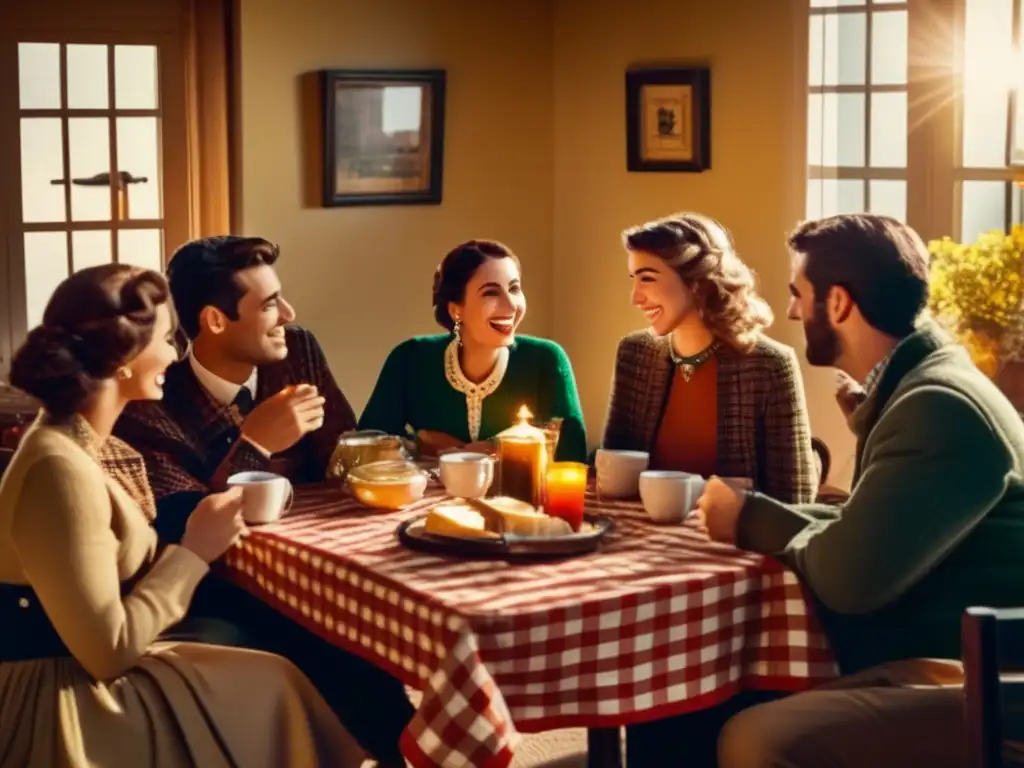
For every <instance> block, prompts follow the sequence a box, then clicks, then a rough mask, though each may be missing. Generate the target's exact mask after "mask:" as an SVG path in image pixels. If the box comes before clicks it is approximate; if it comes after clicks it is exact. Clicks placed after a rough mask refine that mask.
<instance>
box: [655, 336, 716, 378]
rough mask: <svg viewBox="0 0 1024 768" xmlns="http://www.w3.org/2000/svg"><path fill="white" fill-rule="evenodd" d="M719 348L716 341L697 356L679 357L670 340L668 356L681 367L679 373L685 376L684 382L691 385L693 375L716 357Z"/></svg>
mask: <svg viewBox="0 0 1024 768" xmlns="http://www.w3.org/2000/svg"><path fill="white" fill-rule="evenodd" d="M719 346H721V345H720V343H719V342H718V340H717V339H716V340H715V341H712V342H711V343H710V344H708V345H707V346H706V347H705V348H704V349H702V350H701V351H700V352H698V353H697V354H696V355H679V354H676V350H675V347H673V346H672V342H671V340H670V341H669V345H668V354H669V356H670V357H671V358H672V362H673V363H675V364H676V365H677V366H679V372H680V373H681V374H683V381H685V382H687V383H689V381H690V379H692V378H693V374H695V373H696V372H697V369H698V368H700V367H701V366H702V365H704V363H706V362H707V361H708V360H710V359H711V358H712V357H714V355H715V352H717V351H718V348H719Z"/></svg>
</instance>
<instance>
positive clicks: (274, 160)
mask: <svg viewBox="0 0 1024 768" xmlns="http://www.w3.org/2000/svg"><path fill="white" fill-rule="evenodd" d="M240 5H241V32H240V34H241V51H242V54H241V80H242V84H241V141H242V151H241V157H242V162H241V165H242V178H243V187H242V202H241V226H242V228H243V229H244V230H245V231H246V232H248V233H251V234H259V235H261V236H264V237H267V238H269V239H271V240H274V241H275V242H278V243H280V244H281V247H282V254H283V255H282V258H281V261H280V262H279V264H280V268H279V271H280V274H281V278H282V281H283V282H284V285H285V291H286V294H287V296H288V298H289V299H291V300H292V301H293V302H294V303H295V304H296V305H297V307H298V310H299V321H300V322H301V323H303V324H305V325H307V326H308V327H310V328H312V329H313V330H314V331H315V332H316V333H317V335H318V337H319V338H320V339H321V342H322V343H323V345H324V348H325V351H326V352H327V355H328V358H329V359H330V361H331V363H332V367H333V369H334V371H335V373H336V375H337V377H338V379H339V383H340V384H341V386H342V388H343V389H344V390H345V392H346V394H347V395H348V396H349V398H350V399H351V400H352V404H353V407H355V408H356V409H357V411H358V410H360V409H361V408H362V406H363V404H364V402H365V400H366V398H367V397H368V395H369V393H370V389H371V388H372V386H373V383H374V381H375V380H376V377H377V373H378V371H379V369H380V366H381V364H382V363H383V361H384V357H385V355H386V354H387V352H388V351H389V350H390V349H391V347H392V346H393V345H394V344H396V343H397V342H398V341H400V340H402V339H403V338H405V337H407V336H410V335H413V334H416V333H434V332H436V331H438V330H440V329H439V328H438V327H437V326H436V325H434V324H433V320H432V314H431V309H430V287H431V280H432V277H433V271H434V268H435V267H436V266H437V263H438V261H439V260H440V259H441V257H442V256H443V255H444V254H445V253H446V252H447V251H448V250H449V249H450V248H451V247H452V246H454V245H456V244H457V243H459V242H461V241H463V240H466V239H469V238H471V237H488V238H496V239H499V240H502V241H504V242H506V243H508V244H509V245H510V246H511V247H512V248H513V249H514V250H515V251H516V252H517V253H518V254H519V255H520V257H521V259H522V262H523V274H524V281H525V288H526V290H527V292H528V294H529V303H530V306H529V312H528V314H527V319H526V322H525V324H524V330H525V331H526V332H532V333H538V334H545V335H546V334H548V333H549V332H550V314H549V309H550V306H551V302H550V300H549V288H550V285H551V266H550V265H551V257H552V253H551V246H552V234H553V233H552V211H553V206H552V186H551V163H552V156H551V123H552V98H551V29H552V27H551V13H550V10H549V3H548V2H547V0H522V1H521V2H516V3H510V2H503V3H493V4H491V3H468V2H461V0H432V2H422V0H376V1H370V0H291V1H290V2H288V3H282V2H280V1H279V0H245V2H244V3H240ZM433 67H440V68H444V69H446V70H447V71H448V82H447V90H448V98H447V108H446V123H447V126H446V131H445V158H444V160H445V164H444V201H443V203H442V205H440V206H432V205H427V206H402V207H393V206H385V207H376V208H374V207H358V208H332V209H325V208H319V207H316V204H315V202H313V203H311V201H309V200H308V199H307V197H308V196H307V195H306V193H305V189H306V188H307V187H308V186H309V183H308V182H309V178H308V173H307V171H306V169H305V167H304V165H305V159H304V151H305V149H306V148H305V143H306V142H305V141H304V121H303V120H302V109H301V108H300V103H301V99H302V87H301V84H300V77H301V75H302V74H303V73H307V72H311V71H315V70H318V69H324V68H339V69H341V68H369V69H372V68H380V69H383V68H433ZM313 183H314V185H315V184H317V183H319V182H318V179H313Z"/></svg>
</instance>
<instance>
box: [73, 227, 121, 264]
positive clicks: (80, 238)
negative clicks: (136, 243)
mask: <svg viewBox="0 0 1024 768" xmlns="http://www.w3.org/2000/svg"><path fill="white" fill-rule="evenodd" d="M112 258H113V253H112V252H111V249H110V230H109V229H99V230H77V231H75V232H72V233H71V264H72V266H73V267H74V270H75V272H77V271H78V270H80V269H85V268H86V267H98V266H100V265H101V264H109V263H110V261H111V259H112Z"/></svg>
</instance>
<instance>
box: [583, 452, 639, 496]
mask: <svg viewBox="0 0 1024 768" xmlns="http://www.w3.org/2000/svg"><path fill="white" fill-rule="evenodd" d="M650 460H651V457H650V454H648V453H647V452H646V451H616V450H611V449H609V448H598V449H597V454H596V456H595V457H594V468H595V469H596V470H597V492H598V494H600V495H601V496H607V497H608V498H614V499H630V498H636V495H637V493H638V492H639V490H640V473H641V472H643V471H644V470H645V469H647V466H648V464H649V463H650Z"/></svg>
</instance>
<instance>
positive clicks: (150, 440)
mask: <svg viewBox="0 0 1024 768" xmlns="http://www.w3.org/2000/svg"><path fill="white" fill-rule="evenodd" d="M278 255H279V251H278V248H277V246H275V245H273V244H271V243H269V242H267V241H266V240H263V239H261V238H243V237H231V236H225V237H212V238H207V239H204V240H197V241H194V242H191V243H187V244H186V245H184V246H182V248H180V249H179V250H178V251H177V253H175V254H174V256H173V257H172V258H171V261H170V263H169V264H168V269H167V271H168V280H169V282H170V287H171V293H172V295H173V298H174V304H175V307H176V309H177V312H178V315H179V322H180V324H181V328H182V330H183V331H184V332H185V334H186V335H187V336H188V337H189V339H190V341H191V345H190V349H189V352H188V356H187V358H186V359H185V360H183V361H181V362H179V363H177V364H175V365H173V366H171V368H170V369H168V371H167V374H166V383H165V388H164V389H165V394H164V399H163V400H162V401H161V402H144V403H133V404H131V405H129V407H128V408H127V409H126V410H125V412H124V415H123V416H122V417H121V419H120V420H119V421H118V423H117V425H116V427H115V434H116V435H117V436H118V437H120V438H121V439H123V440H125V441H126V442H128V443H129V444H131V445H132V446H133V447H134V448H135V449H136V450H138V451H139V452H140V453H141V454H142V455H143V456H144V457H145V460H146V467H147V470H148V473H149V478H150V482H151V484H152V487H153V492H154V496H155V497H156V501H157V516H156V522H155V527H156V529H157V531H158V533H159V534H160V536H161V538H162V539H164V540H165V541H172V542H176V541H179V540H180V538H181V535H182V533H183V532H184V527H185V521H186V520H187V519H188V516H189V514H191V512H192V510H193V509H194V507H195V505H196V504H197V503H198V501H199V500H200V499H201V498H203V496H204V495H206V494H207V493H209V492H211V491H216V490H219V489H221V488H223V487H224V484H225V481H226V480H227V478H228V477H229V476H230V475H232V474H234V473H235V472H240V471H245V470H268V471H272V472H276V473H278V474H281V475H284V476H286V477H288V478H289V479H290V480H291V481H292V482H293V483H304V482H316V481H318V480H322V479H324V477H325V476H326V471H327V465H328V462H329V460H330V458H331V455H332V453H333V451H334V448H335V445H336V444H337V439H338V436H339V435H340V434H341V433H342V432H345V431H347V430H350V429H354V428H355V416H354V414H353V412H352V408H351V406H349V403H348V401H347V400H346V399H345V396H344V395H343V394H342V392H341V390H340V389H339V388H338V385H337V384H336V383H335V381H334V377H333V376H332V375H331V371H330V369H329V368H328V366H327V360H326V358H325V357H324V353H323V351H322V350H321V349H320V345H319V344H318V343H317V341H316V339H315V338H314V337H313V334H312V333H310V332H309V331H307V330H305V329H303V328H299V327H297V326H294V325H291V323H292V321H293V320H294V319H295V310H294V309H293V308H292V306H291V305H290V304H289V303H288V302H287V301H286V300H285V298H284V296H283V295H282V293H281V283H280V280H279V279H278V276H277V273H276V271H275V269H274V263H275V262H276V261H277V258H278ZM111 469H112V470H115V469H116V468H113V467H112V468H111ZM191 612H192V613H193V614H197V615H207V616H215V617H217V618H221V619H227V620H230V621H233V622H234V623H236V624H238V625H240V626H241V627H242V629H243V632H244V634H245V635H246V636H247V637H248V638H249V640H250V641H251V644H252V645H256V646H258V647H260V648H261V649H263V650H268V651H272V652H275V653H278V654H280V655H283V656H285V657H287V658H289V659H291V660H292V661H293V662H294V663H295V664H296V665H297V666H298V667H299V668H300V669H302V671H303V672H305V673H306V675H307V677H309V678H310V679H311V680H312V681H313V682H314V684H316V686H317V687H318V688H319V689H320V692H321V693H322V694H323V695H324V698H325V699H327V701H328V703H330V704H331V705H332V707H333V708H334V709H335V711H336V712H337V713H338V715H339V717H340V718H341V719H342V720H343V721H344V723H345V725H346V726H347V727H348V729H349V730H350V731H351V733H352V734H353V736H355V737H356V739H358V740H359V741H360V743H361V744H362V745H363V747H364V748H365V749H366V750H367V751H368V752H370V753H371V754H373V755H374V756H375V757H376V758H377V759H378V760H380V761H381V764H382V765H391V764H394V765H404V761H403V760H402V758H401V755H400V753H399V751H398V738H399V736H400V734H401V732H402V730H403V729H404V727H405V725H406V724H407V723H408V721H409V719H410V718H411V717H412V714H413V709H412V705H411V703H410V702H409V700H408V697H407V696H406V695H405V690H404V688H403V686H402V685H401V684H400V683H399V682H398V681H397V680H396V679H395V678H393V677H391V676H390V675H388V674H386V673H385V672H383V671H382V670H380V669H378V668H377V667H375V666H373V665H372V664H369V663H368V662H365V661H363V660H361V659H359V658H358V657H356V656H353V655H350V654H348V653H345V652H344V651H342V650H340V649H337V648H334V647H333V646H330V645H328V644H327V643H325V642H324V641H322V640H320V639H319V638H317V637H316V636H315V635H313V634H312V633H310V632H307V631H306V630H305V629H303V628H301V627H299V626H298V625H297V624H294V623H293V622H291V621H290V620H289V619H287V618H285V617H283V616H280V615H278V614H277V613H276V612H275V611H274V610H272V609H271V608H269V607H268V606H265V605H264V604H262V603H260V602H259V601H257V600H255V599H254V598H252V597H250V596H249V595H248V594H246V593H244V592H243V591H242V590H240V589H238V588H236V587H234V586H232V585H230V584H228V583H227V582H226V581H223V580H221V579H218V578H217V577H215V576H211V577H209V578H208V579H206V580H205V581H204V583H203V584H202V585H201V587H200V590H199V591H198V592H197V596H196V600H195V601H194V603H193V608H192V611H191Z"/></svg>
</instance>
